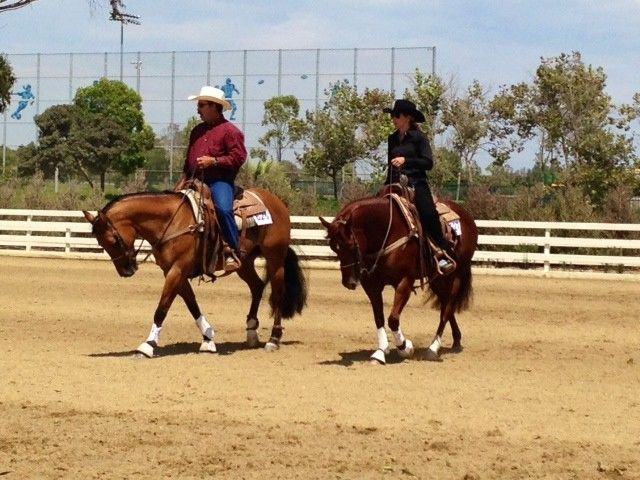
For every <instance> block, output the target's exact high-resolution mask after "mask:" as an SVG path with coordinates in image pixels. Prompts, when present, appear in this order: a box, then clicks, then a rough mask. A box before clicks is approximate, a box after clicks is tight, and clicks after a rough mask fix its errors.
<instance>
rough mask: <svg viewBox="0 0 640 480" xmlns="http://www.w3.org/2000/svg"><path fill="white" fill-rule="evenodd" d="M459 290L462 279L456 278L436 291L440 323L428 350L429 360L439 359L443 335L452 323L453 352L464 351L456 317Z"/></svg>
mask: <svg viewBox="0 0 640 480" xmlns="http://www.w3.org/2000/svg"><path fill="white" fill-rule="evenodd" d="M459 289H460V279H459V278H458V277H456V278H454V279H453V280H452V281H451V283H450V284H446V285H445V286H444V287H441V288H439V289H438V290H437V291H436V295H437V296H438V300H439V302H440V323H439V324H438V329H437V330H436V334H435V336H434V337H433V341H432V342H431V345H429V348H428V349H427V360H438V359H439V355H440V354H439V351H440V348H441V347H442V334H443V333H444V328H445V327H446V326H447V322H450V324H451V332H452V335H453V350H454V351H461V350H462V344H461V343H460V341H461V339H462V334H461V333H460V329H459V328H458V322H457V321H456V317H455V298H456V295H457V293H458V291H459Z"/></svg>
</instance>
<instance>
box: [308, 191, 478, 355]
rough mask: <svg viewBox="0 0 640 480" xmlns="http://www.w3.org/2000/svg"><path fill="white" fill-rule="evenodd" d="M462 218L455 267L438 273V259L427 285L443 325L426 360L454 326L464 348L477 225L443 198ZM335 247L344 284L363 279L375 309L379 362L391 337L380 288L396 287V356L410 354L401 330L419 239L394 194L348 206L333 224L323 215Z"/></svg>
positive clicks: (456, 341) (417, 275) (456, 342)
mask: <svg viewBox="0 0 640 480" xmlns="http://www.w3.org/2000/svg"><path fill="white" fill-rule="evenodd" d="M442 203H444V204H445V205H447V206H448V207H449V208H450V209H451V210H453V211H454V212H455V213H457V214H458V215H459V216H460V227H461V229H460V234H459V235H456V240H455V242H456V243H455V247H454V252H455V260H456V268H455V270H454V271H453V272H452V273H449V274H448V275H446V276H442V275H438V274H436V271H435V269H436V267H435V264H434V262H430V264H429V268H428V271H427V273H428V277H430V280H429V287H430V289H431V293H432V295H433V296H434V297H435V299H434V302H433V305H434V307H438V306H439V307H440V324H439V325H438V329H437V331H436V334H435V337H434V339H433V341H432V343H431V345H430V346H429V348H428V349H427V359H429V360H437V359H438V358H439V350H440V347H441V346H442V333H443V331H444V327H445V326H446V324H447V322H449V324H450V325H451V332H452V335H453V346H452V349H451V351H454V352H459V351H461V350H462V343H461V339H462V334H461V332H460V328H459V327H458V323H457V321H456V316H455V313H456V312H459V311H461V310H464V309H466V308H467V307H468V306H469V302H470V298H471V295H472V281H471V280H472V278H471V259H472V257H473V254H474V252H475V250H476V246H477V242H478V229H477V227H476V224H475V221H474V220H473V218H472V217H471V215H470V214H469V213H468V212H467V211H466V210H465V209H464V208H462V206H460V205H459V204H457V203H454V202H452V201H443V202H442ZM320 221H321V223H322V224H323V226H324V227H325V228H326V229H327V238H328V240H329V245H330V247H331V249H332V250H333V251H334V252H335V253H336V254H337V256H338V259H339V261H340V270H341V272H342V284H343V285H344V286H345V287H346V288H348V289H350V290H354V289H355V288H356V287H357V285H358V283H360V284H361V285H362V287H363V289H364V291H365V293H366V294H367V296H368V297H369V301H370V302H371V307H372V308H373V319H374V321H375V324H376V328H377V336H378V348H377V350H375V351H374V353H373V354H372V355H371V359H372V360H373V361H375V362H377V363H381V364H384V363H385V362H386V357H385V355H386V354H388V353H389V351H390V348H389V340H388V337H387V333H386V330H385V328H384V325H385V319H384V309H383V300H382V291H383V289H384V287H385V286H387V285H390V286H392V287H393V288H394V290H395V294H394V299H393V306H392V308H391V312H390V314H389V318H388V324H389V328H390V330H391V332H392V333H393V336H394V338H395V343H396V346H397V349H398V354H399V355H400V356H401V357H403V358H409V357H411V356H412V355H413V354H414V350H415V349H414V347H413V343H412V342H411V340H409V339H408V338H406V337H405V336H404V334H403V333H402V330H401V329H400V314H401V313H402V310H403V308H404V307H405V305H406V304H407V301H408V300H409V296H410V295H411V292H412V291H414V283H415V282H416V280H420V279H421V276H422V275H421V273H422V269H421V267H420V261H419V258H420V255H421V254H420V242H419V238H418V236H417V235H416V234H415V230H412V228H411V226H410V225H409V223H408V222H407V220H406V218H405V216H404V214H403V212H402V209H401V207H400V206H399V205H398V203H397V202H396V201H392V199H391V197H390V196H384V197H369V198H364V199H360V200H356V201H353V202H351V203H349V204H347V205H345V206H344V207H343V208H342V209H341V210H340V212H339V213H338V215H337V216H336V217H335V218H334V220H333V221H332V222H328V221H326V220H325V219H323V218H322V217H320Z"/></svg>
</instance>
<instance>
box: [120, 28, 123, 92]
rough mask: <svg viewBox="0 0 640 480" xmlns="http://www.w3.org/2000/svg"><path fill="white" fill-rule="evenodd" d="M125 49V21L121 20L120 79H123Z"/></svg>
mask: <svg viewBox="0 0 640 480" xmlns="http://www.w3.org/2000/svg"><path fill="white" fill-rule="evenodd" d="M123 50H124V21H122V20H120V81H122V68H123V63H122V62H123V60H122V57H123V55H122V54H123Z"/></svg>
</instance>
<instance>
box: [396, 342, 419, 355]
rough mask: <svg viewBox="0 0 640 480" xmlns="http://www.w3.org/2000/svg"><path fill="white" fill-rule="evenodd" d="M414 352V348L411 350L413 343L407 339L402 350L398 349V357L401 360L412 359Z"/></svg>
mask: <svg viewBox="0 0 640 480" xmlns="http://www.w3.org/2000/svg"><path fill="white" fill-rule="evenodd" d="M415 351H416V350H415V348H413V342H412V341H411V340H409V339H406V340H405V343H404V349H403V350H400V349H399V348H398V355H400V356H401V357H402V358H411V357H413V354H414V353H415Z"/></svg>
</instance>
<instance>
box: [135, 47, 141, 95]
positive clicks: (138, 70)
mask: <svg viewBox="0 0 640 480" xmlns="http://www.w3.org/2000/svg"><path fill="white" fill-rule="evenodd" d="M140 70H142V60H140V52H138V56H137V57H136V93H137V94H138V95H140Z"/></svg>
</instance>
